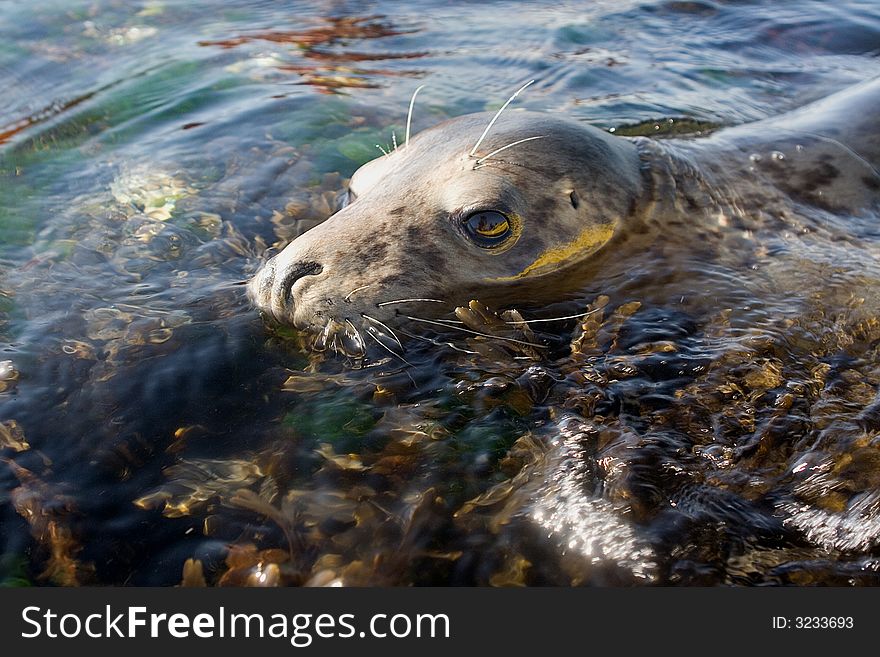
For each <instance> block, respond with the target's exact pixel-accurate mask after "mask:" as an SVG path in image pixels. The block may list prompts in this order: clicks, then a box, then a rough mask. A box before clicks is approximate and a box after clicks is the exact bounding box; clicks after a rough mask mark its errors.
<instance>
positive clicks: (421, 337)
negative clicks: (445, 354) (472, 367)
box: [397, 328, 479, 356]
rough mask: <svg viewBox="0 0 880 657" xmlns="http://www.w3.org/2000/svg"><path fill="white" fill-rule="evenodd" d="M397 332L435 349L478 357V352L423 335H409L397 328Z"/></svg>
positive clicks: (407, 332)
mask: <svg viewBox="0 0 880 657" xmlns="http://www.w3.org/2000/svg"><path fill="white" fill-rule="evenodd" d="M397 330H398V331H400V332H401V333H403V334H404V335H405V336H406V337H408V338H413V339H414V340H421V341H422V342H427V343H429V344H432V345H434V346H437V347H443V346H445V347H450V348H452V349H454V350H455V351H460V352H461V353H463V354H471V355H473V356H479V352H476V351H471V350H470V349H462V348H461V347H456V346H455V345H454V344H452V343H451V342H441V341H440V340H432V339H431V338H426V337H425V336H424V335H416V334H415V333H410V332H409V331H404V330H403V329H402V328H398V329H397Z"/></svg>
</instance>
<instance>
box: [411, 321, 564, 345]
mask: <svg viewBox="0 0 880 657" xmlns="http://www.w3.org/2000/svg"><path fill="white" fill-rule="evenodd" d="M404 317H406V318H407V319H409V320H412V321H413V322H423V323H425V324H433V325H435V326H443V327H444V328H450V329H455V330H456V331H463V332H464V333H470V334H471V335H479V336H480V337H483V338H491V339H494V340H505V341H507V342H515V343H516V344H523V345H526V346H527V347H537V348H538V349H546V348H547V345H543V344H538V343H536V342H526V341H525V340H517V339H516V338H508V337H506V336H503V335H492V334H491V333H480V332H479V331H471V330H470V329H466V328H463V327H461V326H454V325H452V324H444V323H443V322H435V321H434V320H431V319H422V318H421V317H411V316H410V315H404Z"/></svg>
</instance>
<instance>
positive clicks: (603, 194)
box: [248, 79, 880, 356]
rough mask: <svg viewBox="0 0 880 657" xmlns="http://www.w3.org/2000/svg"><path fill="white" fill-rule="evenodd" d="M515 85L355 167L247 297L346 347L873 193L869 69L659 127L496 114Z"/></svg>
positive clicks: (871, 198) (876, 174)
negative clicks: (744, 109) (674, 129)
mask: <svg viewBox="0 0 880 657" xmlns="http://www.w3.org/2000/svg"><path fill="white" fill-rule="evenodd" d="M529 84H530V83H529ZM525 86H528V84H527V85H525ZM525 86H524V87H522V88H520V89H519V90H518V91H517V92H516V94H514V95H513V96H512V97H511V98H510V99H509V100H508V102H507V103H505V105H504V106H503V107H502V108H501V109H500V110H499V111H498V112H497V113H495V114H492V113H478V114H471V115H466V116H462V117H459V118H455V119H452V120H448V121H446V122H444V123H441V124H439V125H437V126H435V127H433V128H430V129H427V130H425V131H423V132H421V133H419V134H418V135H415V136H414V137H413V138H412V139H410V138H409V134H407V138H406V141H405V142H404V143H403V144H401V145H400V146H399V147H397V148H395V150H393V151H392V152H390V153H388V154H385V155H383V156H382V157H379V158H377V159H375V160H373V161H371V162H368V163H367V164H365V165H363V166H362V167H361V168H360V169H358V170H357V171H356V172H355V174H354V175H353V176H352V178H351V181H350V186H349V190H348V201H349V202H348V203H347V204H346V205H345V206H344V207H343V208H342V209H341V210H339V211H338V212H337V213H336V214H334V215H333V216H331V217H330V218H329V219H327V220H326V221H324V222H323V223H321V224H320V225H318V226H317V227H315V228H313V229H311V230H309V231H307V232H306V233H304V234H303V235H301V236H299V237H298V238H296V239H295V240H293V241H292V242H291V243H290V244H289V245H288V246H287V247H286V248H284V249H283V250H282V251H281V252H280V253H278V254H277V255H276V256H274V257H273V258H271V259H270V260H268V261H267V262H266V263H265V265H264V266H263V267H262V268H261V270H260V271H259V272H258V273H257V274H256V276H255V277H254V278H253V279H252V281H251V282H250V284H249V286H248V291H249V295H250V297H251V299H252V300H253V302H254V303H255V305H256V306H257V307H258V308H259V309H260V310H261V311H263V312H264V313H265V314H266V315H268V316H270V317H272V318H274V320H276V321H278V322H281V323H283V324H290V325H294V326H296V327H299V328H301V329H305V330H308V331H311V332H314V333H315V334H316V335H317V339H316V342H315V345H316V347H317V348H326V347H328V346H330V345H331V343H332V345H333V346H334V347H335V348H337V350H341V351H343V352H344V353H346V354H348V355H352V356H358V355H362V354H363V353H364V351H365V348H366V347H365V344H364V337H363V336H364V335H368V336H370V337H374V338H375V336H376V335H385V336H386V337H387V335H388V333H389V332H391V327H392V326H394V325H396V324H399V322H400V321H401V318H402V317H410V318H412V316H413V315H418V316H419V317H420V318H429V317H431V316H432V315H433V316H438V315H440V314H442V313H444V312H448V311H449V310H450V309H452V308H454V307H455V306H456V305H459V304H461V303H462V302H464V301H465V300H467V299H470V298H479V299H481V300H488V301H494V302H497V303H500V304H503V305H509V304H514V303H523V302H533V303H534V302H536V301H542V300H543V301H552V300H554V298H558V297H560V296H561V295H563V294H565V293H566V290H569V289H572V288H573V287H576V286H577V285H578V284H582V283H583V281H584V280H588V279H587V278H585V277H589V276H590V275H591V272H595V271H597V270H598V269H600V268H609V267H611V268H613V267H617V268H618V269H619V270H620V271H621V274H622V275H625V272H626V266H628V265H627V264H626V263H632V262H633V261H634V260H633V259H637V258H638V256H639V254H640V253H642V252H643V251H644V250H645V249H649V248H651V247H652V246H655V245H657V244H658V243H659V242H662V241H664V240H670V239H678V240H685V241H689V242H691V243H693V244H694V245H695V247H698V248H711V249H714V257H719V258H735V257H736V256H737V253H738V252H739V247H738V244H739V240H741V239H742V236H743V235H746V234H753V233H754V232H755V231H761V230H765V231H766V230H770V231H779V230H788V229H793V230H813V229H817V228H816V227H814V226H811V225H805V222H806V224H809V223H810V222H811V221H813V220H815V222H816V224H817V226H818V225H819V223H821V221H822V214H823V213H827V212H834V213H842V212H843V213H860V212H862V213H863V212H871V211H875V210H876V209H877V207H878V198H880V115H878V113H877V112H876V108H877V107H878V106H880V79H875V80H872V81H868V82H865V83H862V84H859V85H856V86H855V87H851V88H849V89H846V90H844V91H842V92H839V93H837V94H834V95H831V96H828V97H826V98H825V99H823V100H820V101H818V102H814V103H812V104H810V105H807V106H804V107H802V108H800V109H798V110H795V111H793V112H791V113H789V114H786V115H782V116H779V117H775V118H771V119H766V120H763V121H760V122H755V123H751V124H745V125H742V126H737V127H731V128H726V129H722V130H719V131H717V132H715V133H713V134H711V135H709V136H707V137H703V138H699V139H678V140H663V141H662V142H661V141H658V140H650V139H646V138H632V139H631V138H624V137H618V136H615V135H613V134H610V133H608V132H606V131H603V130H600V129H597V128H594V127H591V126H589V125H585V124H583V123H579V122H576V121H572V120H569V119H566V118H562V117H559V116H556V115H550V114H544V113H538V112H530V111H508V112H506V113H504V114H502V113H503V112H504V110H505V108H507V106H508V104H509V103H510V102H511V101H512V100H513V99H514V98H515V97H516V95H517V94H519V93H520V92H521V91H522V90H523V89H524V88H525ZM413 100H415V96H414V97H413ZM411 111H412V103H410V112H411ZM407 126H409V119H408V121H407ZM407 133H409V127H407ZM805 217H807V219H805ZM811 218H812V219H811ZM825 229H826V230H828V229H827V228H825ZM425 321H427V320H425ZM391 333H392V335H393V332H391ZM394 339H395V340H396V337H395V338H394Z"/></svg>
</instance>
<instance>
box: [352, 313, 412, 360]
mask: <svg viewBox="0 0 880 657" xmlns="http://www.w3.org/2000/svg"><path fill="white" fill-rule="evenodd" d="M361 317H363V318H364V319H367V320H369V321H371V322H375V323H376V324H378V325H379V326H381V327H382V328H384V329H385V330H386V331H388V333H389V334H390V335H391V338H392V339H393V340H394V341H395V342H396V343H397V346H398V347H400V350H401V351H406V350H405V349H404V348H403V343H401V342H400V339H399V338H398V337H397V335H395V333H394V330H393V329H392V328H391V327H390V326H388V324H385V323H384V322H380V321H379V320H378V319H376V318H375V317H370V316H369V315H367V314H365V313H361Z"/></svg>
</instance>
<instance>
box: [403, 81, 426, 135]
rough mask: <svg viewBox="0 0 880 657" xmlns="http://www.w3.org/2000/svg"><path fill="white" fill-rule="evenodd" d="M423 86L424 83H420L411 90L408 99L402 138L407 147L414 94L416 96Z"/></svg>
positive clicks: (414, 100)
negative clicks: (411, 93)
mask: <svg viewBox="0 0 880 657" xmlns="http://www.w3.org/2000/svg"><path fill="white" fill-rule="evenodd" d="M424 88H425V85H423V84H420V85H419V86H418V87H416V90H415V91H414V92H413V95H412V98H410V99H409V111H408V112H407V113H406V135H404V138H403V145H404V146H407V147H408V146H409V128H410V126H411V125H412V114H413V105H415V103H416V96H418V95H419V92H420V91H421V90H422V89H424Z"/></svg>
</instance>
